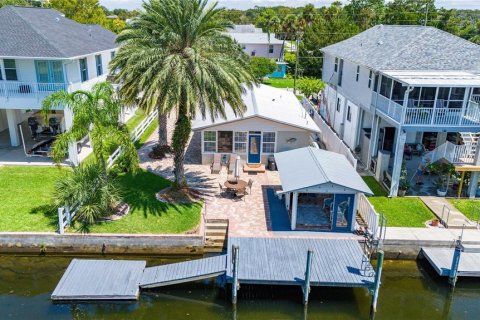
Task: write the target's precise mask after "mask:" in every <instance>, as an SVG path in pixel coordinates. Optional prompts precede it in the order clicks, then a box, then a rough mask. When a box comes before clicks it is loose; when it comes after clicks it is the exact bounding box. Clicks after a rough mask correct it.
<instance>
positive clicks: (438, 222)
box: [431, 219, 440, 227]
mask: <svg viewBox="0 0 480 320" xmlns="http://www.w3.org/2000/svg"><path fill="white" fill-rule="evenodd" d="M439 225H440V220H438V219H432V221H431V226H432V227H438V226H439Z"/></svg>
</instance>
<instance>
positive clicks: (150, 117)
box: [107, 109, 158, 168]
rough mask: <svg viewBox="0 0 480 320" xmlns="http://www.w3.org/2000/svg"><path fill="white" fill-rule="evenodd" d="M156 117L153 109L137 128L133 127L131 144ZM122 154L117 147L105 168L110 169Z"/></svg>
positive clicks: (120, 148)
mask: <svg viewBox="0 0 480 320" xmlns="http://www.w3.org/2000/svg"><path fill="white" fill-rule="evenodd" d="M157 116H158V110H157V109H155V110H153V111H152V112H150V114H149V115H148V116H147V117H146V118H145V119H143V120H142V122H140V123H139V124H138V126H136V127H135V129H133V130H132V133H131V137H132V141H133V142H136V141H138V139H140V137H141V136H142V134H143V133H144V132H145V131H146V130H147V128H148V127H149V126H150V124H151V123H152V122H153V121H154V120H155V119H157ZM122 152H123V150H122V147H118V148H117V149H116V150H115V151H114V152H113V153H112V154H111V155H110V156H109V157H108V159H107V168H110V167H111V166H112V165H113V164H114V163H115V161H116V160H117V159H118V157H120V156H121V155H122Z"/></svg>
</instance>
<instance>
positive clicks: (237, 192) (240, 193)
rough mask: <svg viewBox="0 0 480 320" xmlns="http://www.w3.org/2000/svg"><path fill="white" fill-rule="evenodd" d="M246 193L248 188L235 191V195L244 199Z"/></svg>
mask: <svg viewBox="0 0 480 320" xmlns="http://www.w3.org/2000/svg"><path fill="white" fill-rule="evenodd" d="M246 194H247V190H246V189H238V190H237V191H235V197H237V198H239V199H243V201H245V195H246Z"/></svg>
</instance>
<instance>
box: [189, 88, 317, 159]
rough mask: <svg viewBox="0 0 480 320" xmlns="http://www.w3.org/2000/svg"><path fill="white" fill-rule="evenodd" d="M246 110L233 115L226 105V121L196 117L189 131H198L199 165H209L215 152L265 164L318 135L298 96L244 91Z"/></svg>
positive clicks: (278, 91) (274, 90)
mask: <svg viewBox="0 0 480 320" xmlns="http://www.w3.org/2000/svg"><path fill="white" fill-rule="evenodd" d="M242 98H243V102H244V103H245V106H246V111H245V112H244V113H243V115H237V116H236V115H235V114H234V113H233V111H232V109H231V107H230V106H229V105H228V104H227V106H226V118H214V119H212V118H211V117H210V116H209V115H207V117H206V118H205V119H203V118H202V117H201V116H198V117H197V119H195V120H194V121H193V124H192V129H193V130H194V131H200V132H201V136H202V139H201V143H202V163H203V164H210V163H212V160H213V155H214V154H215V153H221V154H231V153H234V154H238V155H240V156H241V158H242V160H243V161H244V162H247V163H248V164H259V163H263V164H265V163H267V160H268V157H269V156H272V155H273V154H274V153H276V152H281V151H287V150H292V149H296V148H301V147H306V146H309V145H311V144H312V142H313V141H314V139H315V137H314V135H315V134H317V133H319V132H320V130H319V129H318V127H317V125H316V124H315V123H314V121H313V120H312V119H311V118H310V116H309V115H308V114H307V112H306V111H305V110H304V109H303V107H302V105H301V104H300V102H299V101H298V99H297V97H296V96H295V95H294V94H293V93H291V92H288V91H285V90H283V89H277V88H273V87H270V86H266V85H260V86H258V87H253V88H252V89H246V91H245V93H244V94H243V97H242Z"/></svg>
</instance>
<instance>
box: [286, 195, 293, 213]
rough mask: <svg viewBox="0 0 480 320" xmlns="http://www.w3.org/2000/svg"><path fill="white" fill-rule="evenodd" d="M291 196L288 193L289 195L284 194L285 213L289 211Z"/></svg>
mask: <svg viewBox="0 0 480 320" xmlns="http://www.w3.org/2000/svg"><path fill="white" fill-rule="evenodd" d="M291 196H292V194H291V193H290V192H289V193H285V209H287V211H288V210H289V209H290V197H291Z"/></svg>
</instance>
